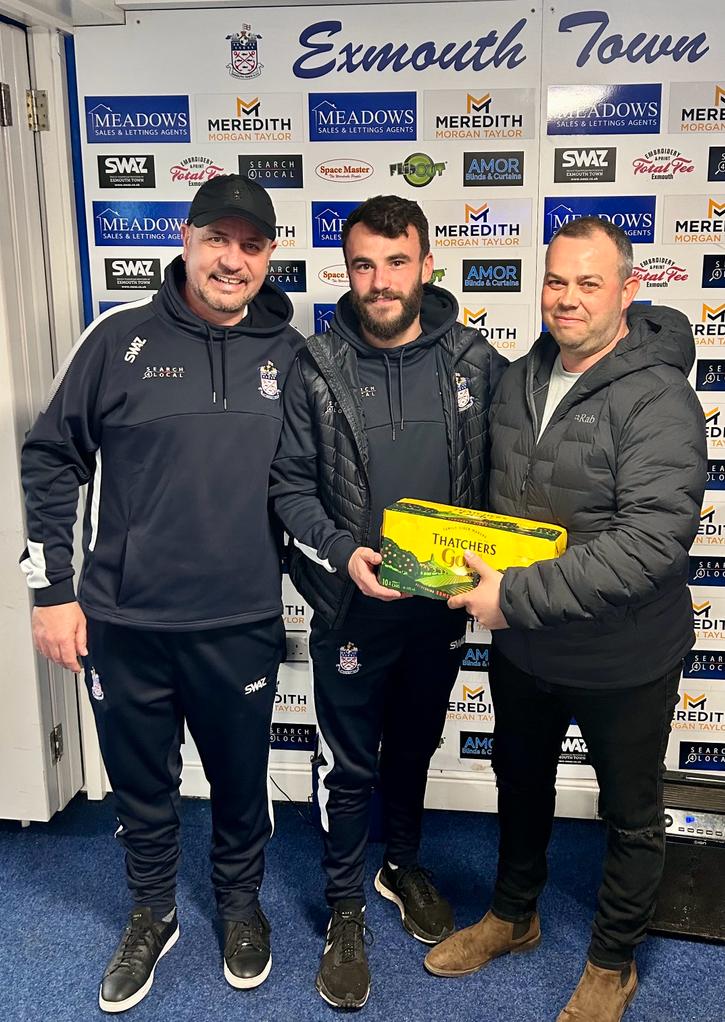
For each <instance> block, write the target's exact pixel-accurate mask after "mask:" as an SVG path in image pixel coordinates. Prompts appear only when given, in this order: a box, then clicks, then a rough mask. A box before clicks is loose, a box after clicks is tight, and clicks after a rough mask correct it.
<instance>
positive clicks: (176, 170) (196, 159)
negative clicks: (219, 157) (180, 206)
mask: <svg viewBox="0 0 725 1022" xmlns="http://www.w3.org/2000/svg"><path fill="white" fill-rule="evenodd" d="M220 174H226V171H225V170H224V167H221V166H220V165H219V164H218V163H215V162H214V161H213V160H210V159H209V157H208V156H185V157H184V158H183V159H181V160H179V162H178V163H175V164H174V165H173V166H172V167H169V176H170V178H171V181H172V183H174V184H179V183H180V184H182V185H186V187H187V188H198V187H199V186H200V185H203V184H204V182H205V181H211V180H213V179H214V178H215V177H219V175H220Z"/></svg>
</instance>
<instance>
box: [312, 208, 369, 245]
mask: <svg viewBox="0 0 725 1022" xmlns="http://www.w3.org/2000/svg"><path fill="white" fill-rule="evenodd" d="M359 205H360V203H359V202H332V203H329V202H313V203H312V244H313V246H314V247H315V248H339V246H340V245H341V244H342V225H343V224H344V223H345V221H346V220H347V218H348V217H349V216H350V214H351V213H352V211H353V210H354V209H357V207H358V206H359Z"/></svg>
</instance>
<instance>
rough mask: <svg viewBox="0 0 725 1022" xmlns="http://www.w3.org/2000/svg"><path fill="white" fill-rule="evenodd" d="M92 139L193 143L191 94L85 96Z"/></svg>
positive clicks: (88, 136)
mask: <svg viewBox="0 0 725 1022" xmlns="http://www.w3.org/2000/svg"><path fill="white" fill-rule="evenodd" d="M85 111H86V138H87V141H88V142H89V143H93V142H113V143H117V142H118V143H120V142H190V141H191V131H190V124H189V97H188V96H86V97H85Z"/></svg>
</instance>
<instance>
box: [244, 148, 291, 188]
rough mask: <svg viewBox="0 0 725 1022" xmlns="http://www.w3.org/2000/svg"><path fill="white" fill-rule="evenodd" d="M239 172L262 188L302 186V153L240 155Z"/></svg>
mask: <svg viewBox="0 0 725 1022" xmlns="http://www.w3.org/2000/svg"><path fill="white" fill-rule="evenodd" d="M239 173H240V174H244V175H245V176H246V177H248V178H249V179H250V180H252V181H256V182H257V184H258V185H262V187H263V188H302V186H303V183H304V182H303V175H302V155H301V154H299V153H297V154H290V153H284V154H277V153H275V154H270V155H268V156H263V155H259V154H257V155H254V156H247V155H244V156H240V157H239Z"/></svg>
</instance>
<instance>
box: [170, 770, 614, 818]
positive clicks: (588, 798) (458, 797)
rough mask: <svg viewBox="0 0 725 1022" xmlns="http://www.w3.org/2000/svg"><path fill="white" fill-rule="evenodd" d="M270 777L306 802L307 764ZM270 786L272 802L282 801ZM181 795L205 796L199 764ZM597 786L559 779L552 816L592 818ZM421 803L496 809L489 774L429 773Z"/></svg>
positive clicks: (585, 781) (308, 790) (189, 774)
mask: <svg viewBox="0 0 725 1022" xmlns="http://www.w3.org/2000/svg"><path fill="white" fill-rule="evenodd" d="M271 777H272V780H273V781H275V782H276V784H278V785H279V787H280V788H281V789H282V792H284V793H285V794H286V795H288V796H289V798H291V799H292V801H293V802H306V801H308V800H309V799H310V798H311V794H312V789H311V770H310V765H309V763H293V764H290V765H289V766H286V767H279V766H278V765H275V767H274V768H273V769H272V773H271ZM282 792H280V791H279V790H278V789H277V788H276V787H275V786H274V784H273V785H272V797H273V799H274V800H275V801H280V800H282V801H283V800H284V797H285V796H284V794H282ZM181 794H182V795H186V796H189V797H191V798H208V797H209V785H208V783H207V780H206V778H205V777H204V772H203V770H202V768H201V766H200V765H199V764H196V763H186V764H185V765H184V775H183V780H182V784H181ZM598 795H599V789H598V787H597V784H596V781H594V780H590V779H589V778H574V777H566V778H560V779H559V782H558V785H557V799H556V815H557V816H568V817H575V818H578V819H583V820H593V819H596V817H597V799H598ZM425 804H426V806H427V807H428V808H429V809H457V810H465V811H468V812H485V813H492V812H495V811H496V785H495V783H494V781H493V778H492V777H490V776H489V777H471V776H470V774H462V773H461V774H458V773H454V772H452V771H451V772H449V773H442V772H440V771H437V772H435V773H433V774H431V775H430V777H429V780H428V790H427V792H426V799H425Z"/></svg>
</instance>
